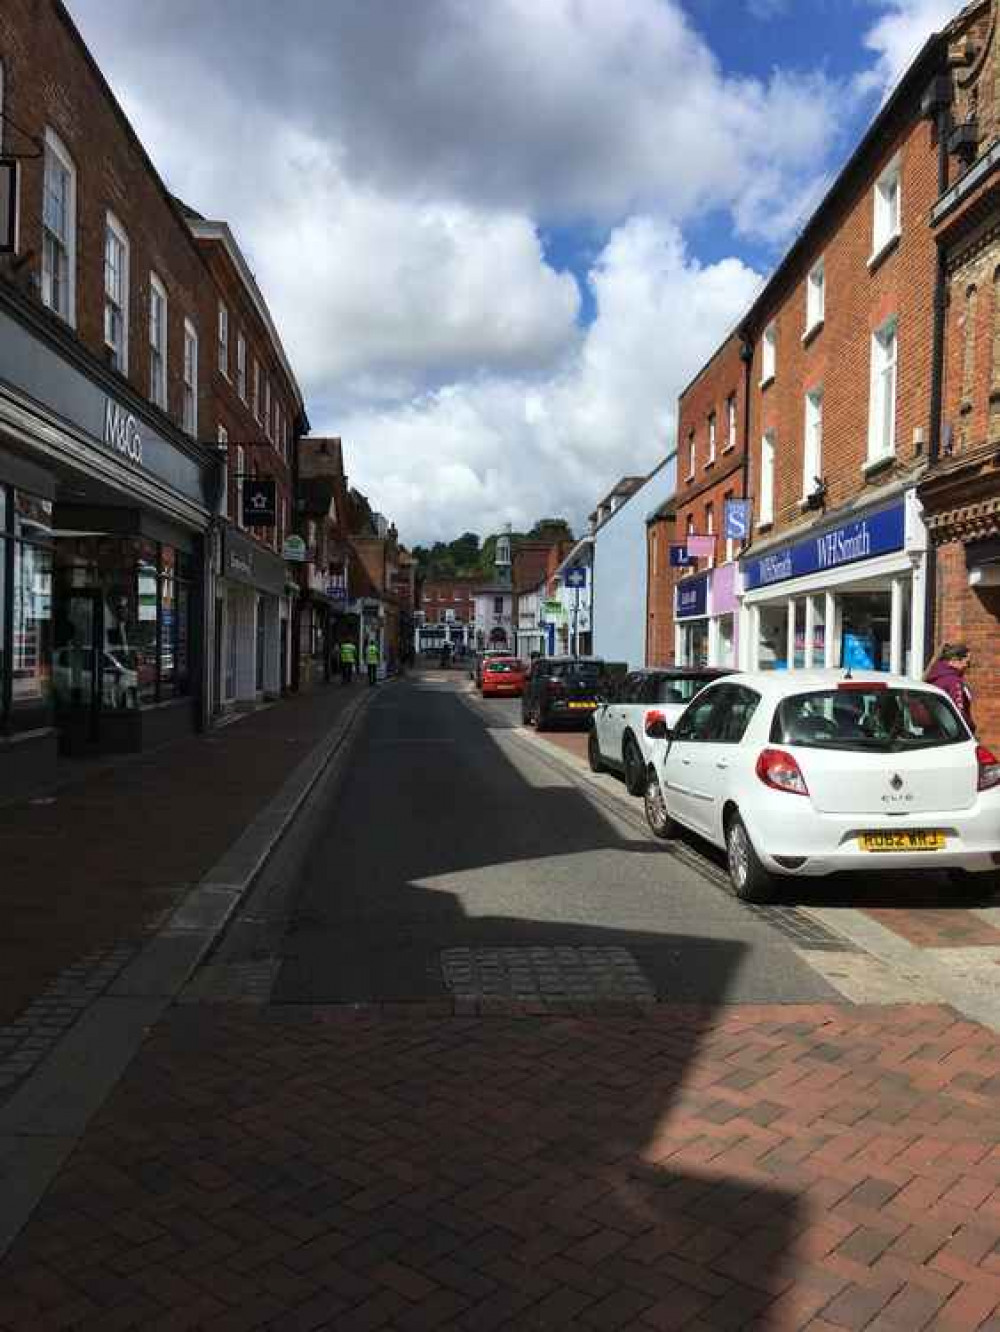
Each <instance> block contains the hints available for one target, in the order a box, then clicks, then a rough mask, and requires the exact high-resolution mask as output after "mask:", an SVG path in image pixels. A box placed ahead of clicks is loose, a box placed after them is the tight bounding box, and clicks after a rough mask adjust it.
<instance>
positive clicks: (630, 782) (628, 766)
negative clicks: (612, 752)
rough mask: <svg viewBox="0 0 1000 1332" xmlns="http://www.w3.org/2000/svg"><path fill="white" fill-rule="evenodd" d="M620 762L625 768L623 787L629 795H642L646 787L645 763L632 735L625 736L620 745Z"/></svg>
mask: <svg viewBox="0 0 1000 1332" xmlns="http://www.w3.org/2000/svg"><path fill="white" fill-rule="evenodd" d="M622 763H623V765H624V768H625V789H626V791H628V793H629V795H634V796H638V795H642V793H643V792H644V791H645V789H646V764H645V762H644V761H643V757H642V755H641V754H640V753H639V746H638V745H637V744H636V742H635V736H634V735H627V736H626V737H625V744H624V745H623V746H622Z"/></svg>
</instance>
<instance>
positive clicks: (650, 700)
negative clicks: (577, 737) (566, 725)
mask: <svg viewBox="0 0 1000 1332" xmlns="http://www.w3.org/2000/svg"><path fill="white" fill-rule="evenodd" d="M723 675H732V671H726V670H716V669H713V668H711V667H708V666H663V667H655V666H654V667H649V668H647V669H646V670H642V671H633V672H632V673H631V674H630V675H626V676H625V678H624V679H623V680H621V681H620V682H619V683H618V684H617V686H616V687H615V688H614V690H613V693H612V695H611V697H609V698H606V699H604V701H603V702H602V703H601V704H600V705H599V706H598V708H597V710H596V711H595V713H594V717H593V723H592V726H591V731H590V738H589V741H588V745H587V757H588V759H589V761H590V769H591V771H592V772H602V771H603V770H604V769H605V768H613V769H614V770H615V771H616V772H620V773H621V774H622V776H623V777H624V778H625V786H626V787H627V789H628V792H629V795H636V796H639V795H642V794H643V792H644V791H645V789H646V769H647V768H648V767H649V764H650V763H651V762H652V761H653V757H654V755H655V754H656V752H657V751H658V750H660V749H663V748H664V744H665V742H664V741H663V740H662V739H655V738H654V737H653V735H652V734H651V732H652V730H653V729H654V728H655V726H656V724H657V723H658V722H666V724H667V726H672V725H673V724H674V722H675V721H676V720H677V718H678V717H679V716H680V715H681V713H682V712H683V711H684V709H685V708H686V707H687V705H688V704H689V703H690V702H691V700H692V699H693V698H694V696H695V694H697V693H698V692H699V690H701V689H704V688H705V686H706V685H707V684H709V683H710V682H711V681H712V680H718V679H720V678H721V677H722V676H723Z"/></svg>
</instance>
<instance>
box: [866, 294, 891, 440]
mask: <svg viewBox="0 0 1000 1332" xmlns="http://www.w3.org/2000/svg"><path fill="white" fill-rule="evenodd" d="M895 451H896V320H895V319H890V320H888V321H887V322H886V323H884V324H883V325H882V327H881V328H879V329H876V331H875V332H874V333H873V334H872V373H871V396H870V398H869V406H868V461H869V462H878V461H879V460H880V459H882V458H889V457H891V456H892V454H893V453H895Z"/></svg>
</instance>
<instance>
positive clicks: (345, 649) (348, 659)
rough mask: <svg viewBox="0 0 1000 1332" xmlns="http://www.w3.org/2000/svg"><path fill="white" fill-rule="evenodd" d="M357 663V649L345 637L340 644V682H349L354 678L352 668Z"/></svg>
mask: <svg viewBox="0 0 1000 1332" xmlns="http://www.w3.org/2000/svg"><path fill="white" fill-rule="evenodd" d="M357 664H358V649H357V648H356V647H355V646H354V644H353V643H352V642H351V641H350V640H349V639H345V640H344V642H343V643H341V645H340V682H341V684H345V685H347V684H350V683H351V681H352V680H353V679H354V668H355V666H357Z"/></svg>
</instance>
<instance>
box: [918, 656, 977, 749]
mask: <svg viewBox="0 0 1000 1332" xmlns="http://www.w3.org/2000/svg"><path fill="white" fill-rule="evenodd" d="M971 664H972V656H971V654H970V652H969V649H968V647H967V646H966V645H965V643H945V645H944V647H943V648H942V649H941V651H940V652H939V653H938V654H937V656H936V657H935V658H934V660H933V661H932V662H931V664H930V667H929V669H928V671H927V674H926V675H925V676H924V679H925V680H926V681H927V683H928V684H932V685H937V687H938V689H943V690H944V692H945V693H946V694H947V695H948V697H949V698H950V699H951V701H952V702H953V703H954V705H955V707H956V708H958V710H959V712H960V713H961V714H962V717H963V719H964V720H965V723H966V725H967V726H968V728H969V730H970V731H971V732H972V733H973V735H975V733H976V728H975V725H974V724H973V720H972V690H971V689H970V688H969V686H968V685H967V684H966V681H965V673H966V671H967V670H968V669H969V667H970V666H971Z"/></svg>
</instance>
